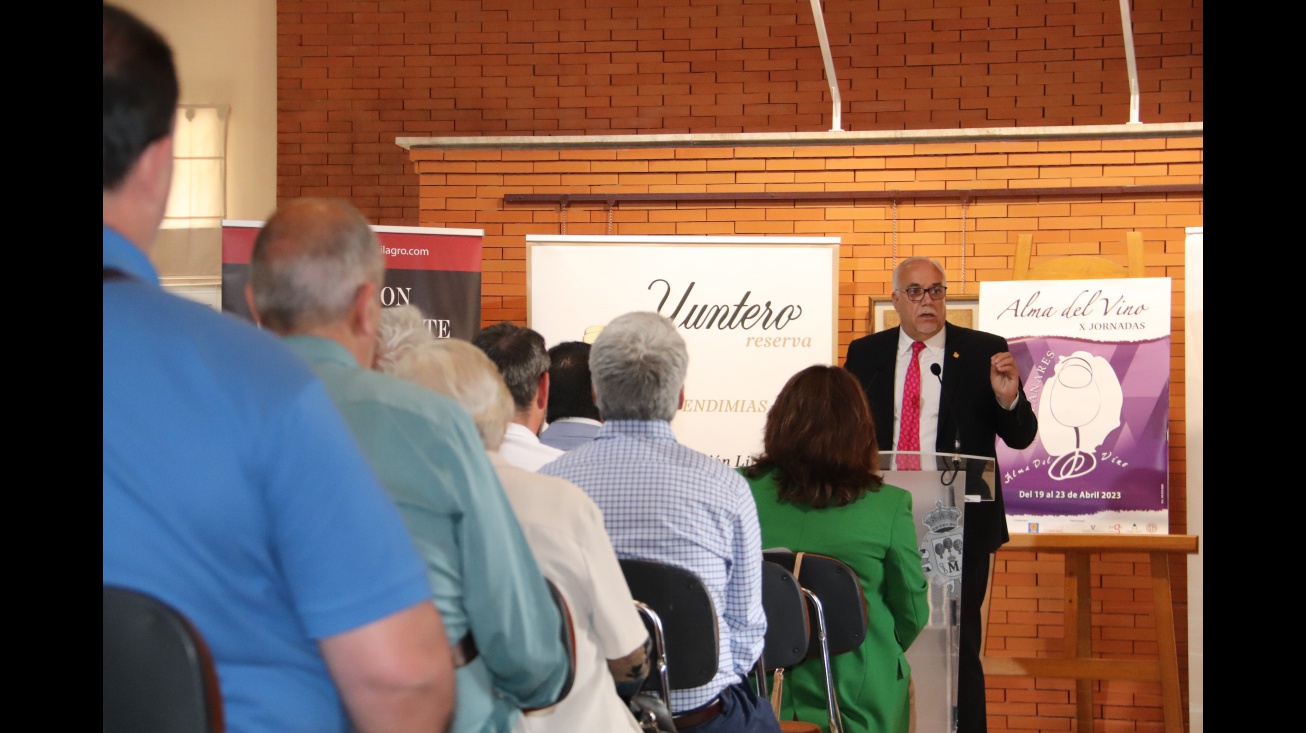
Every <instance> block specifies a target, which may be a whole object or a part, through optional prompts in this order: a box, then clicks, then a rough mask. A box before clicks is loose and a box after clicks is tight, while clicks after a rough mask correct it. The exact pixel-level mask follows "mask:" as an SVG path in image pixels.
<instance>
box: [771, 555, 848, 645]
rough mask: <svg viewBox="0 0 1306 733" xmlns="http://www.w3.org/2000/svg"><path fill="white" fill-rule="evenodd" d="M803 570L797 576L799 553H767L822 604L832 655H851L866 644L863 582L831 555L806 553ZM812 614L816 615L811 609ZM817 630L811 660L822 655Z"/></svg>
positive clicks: (809, 637) (810, 639)
mask: <svg viewBox="0 0 1306 733" xmlns="http://www.w3.org/2000/svg"><path fill="white" fill-rule="evenodd" d="M802 555H803V561H802V565H801V567H799V568H798V569H797V572H796V573H794V565H795V563H796V562H797V553H793V552H774V551H772V552H767V553H764V555H763V557H764V558H765V559H766V560H769V561H771V562H774V563H776V564H777V565H780V566H781V567H783V568H785V569H786V570H788V571H790V572H791V573H794V577H796V578H797V579H798V584H799V585H801V586H802V587H803V588H806V589H807V590H810V591H811V592H812V593H813V594H814V595H815V596H816V597H817V598H819V599H820V601H821V606H822V607H823V609H824V611H825V625H826V644H827V646H828V648H829V650H830V655H831V656H837V655H839V654H843V653H845V652H850V651H852V650H853V649H856V648H858V647H860V646H861V645H862V642H863V641H866V626H867V618H866V596H865V594H863V593H862V584H861V581H859V580H857V575H856V574H854V573H853V571H852V568H850V567H848V566H847V565H845V564H844V563H843V562H842V561H840V560H836V559H835V558H833V557H829V556H827V555H816V554H813V553H810V552H805V553H802ZM808 613H809V615H815V614H814V613H813V612H812V611H811V608H810V604H809V611H808ZM817 633H818V631H817V629H816V628H814V627H813V628H812V630H811V633H810V634H809V636H808V639H809V642H808V647H807V657H808V658H809V659H811V658H816V657H819V656H821V644H820V639H819V638H817Z"/></svg>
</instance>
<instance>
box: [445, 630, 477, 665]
mask: <svg viewBox="0 0 1306 733" xmlns="http://www.w3.org/2000/svg"><path fill="white" fill-rule="evenodd" d="M450 651H452V652H453V666H455V667H462V666H464V665H467V664H470V663H471V661H472V660H473V659H475V658H476V655H477V654H480V653H481V652H480V650H479V649H477V648H476V639H474V638H472V632H470V631H468V632H467V636H464V637H463V638H462V641H460V642H458V643H457V644H454V645H453V649H451V650H450Z"/></svg>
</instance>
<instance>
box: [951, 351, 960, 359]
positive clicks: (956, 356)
mask: <svg viewBox="0 0 1306 733" xmlns="http://www.w3.org/2000/svg"><path fill="white" fill-rule="evenodd" d="M952 358H954V359H960V358H961V354H958V353H957V352H955V351H954V352H952Z"/></svg>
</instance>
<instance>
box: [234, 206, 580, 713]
mask: <svg viewBox="0 0 1306 733" xmlns="http://www.w3.org/2000/svg"><path fill="white" fill-rule="evenodd" d="M384 277H385V261H384V258H383V255H382V250H381V247H380V243H379V242H378V240H377V238H376V234H375V233H374V232H373V231H372V229H371V228H370V227H369V226H368V224H367V220H366V219H364V218H363V216H362V214H360V213H359V212H358V210H357V209H355V208H354V207H353V206H351V205H350V204H349V203H347V202H345V201H338V200H323V199H299V200H294V201H291V202H289V203H287V204H285V205H283V206H282V207H280V208H279V209H278V210H277V211H276V212H275V213H274V214H273V215H272V217H271V218H269V219H268V221H267V223H266V224H264V226H263V228H262V229H261V230H260V231H259V233H258V236H257V237H256V238H255V240H254V251H253V256H252V261H251V265H250V283H249V285H248V289H247V296H248V299H249V301H250V312H251V313H252V314H254V317H255V319H256V320H257V321H258V322H259V323H261V324H263V325H264V326H265V327H267V328H269V329H271V330H272V331H274V332H276V333H279V334H281V335H282V336H284V337H285V340H284V341H285V343H286V344H288V345H289V346H290V348H291V350H292V351H294V352H295V353H296V354H298V355H299V356H300V357H301V358H302V359H304V361H306V362H308V365H309V367H310V368H311V369H313V370H314V371H315V372H316V373H317V375H318V376H319V377H320V378H321V379H322V381H323V382H325V383H326V387H327V391H328V393H330V395H331V397H332V399H333V400H335V403H336V406H337V407H338V408H339V409H340V412H341V414H343V415H344V418H345V422H346V423H347V424H348V425H349V426H350V428H351V429H352V430H353V433H354V437H355V438H356V439H357V441H358V443H359V445H361V446H362V449H363V453H364V454H365V455H366V456H367V457H368V459H369V460H370V461H371V464H372V467H373V469H374V470H375V471H376V472H377V474H378V475H379V476H380V478H381V482H382V484H383V485H384V486H385V487H386V489H387V490H389V492H390V495H391V497H392V498H393V499H394V501H395V503H396V504H397V505H398V506H399V513H400V515H401V516H402V517H403V519H404V521H405V523H406V524H407V526H408V531H409V532H410V533H411V535H412V536H413V539H414V540H415V541H416V543H417V546H418V548H419V549H420V550H421V552H422V554H423V555H424V557H425V558H426V567H427V575H428V578H429V581H430V583H431V586H432V588H433V589H434V590H435V604H436V606H437V607H438V608H439V609H440V612H441V614H442V616H443V617H444V623H445V628H446V629H447V631H448V634H449V638H450V639H451V640H452V641H453V642H455V643H454V645H453V646H454V658H455V662H456V663H457V664H458V672H457V678H456V682H457V702H456V707H455V710H454V721H453V730H454V731H458V732H459V733H463V732H467V733H471V732H472V731H477V732H480V731H504V730H507V729H509V728H510V727H511V726H512V724H513V721H514V719H515V718H517V717H518V716H519V715H520V714H521V713H520V709H521V708H529V707H542V706H545V705H550V704H552V703H554V702H556V701H557V696H558V693H559V691H560V690H561V688H562V684H563V682H564V681H565V679H566V672H567V669H568V665H569V664H570V660H569V659H568V658H567V654H566V650H565V649H564V648H563V646H562V641H561V638H560V637H559V635H558V628H559V626H558V624H559V616H558V613H557V611H556V610H555V607H554V604H553V599H552V596H551V595H550V593H549V590H548V587H547V585H545V583H544V578H543V577H542V576H541V575H540V570H539V565H538V564H537V563H536V562H535V557H534V556H533V555H532V554H531V551H530V547H529V546H528V545H527V544H526V538H525V536H524V535H523V534H522V531H521V526H520V525H519V524H518V523H517V519H516V517H515V516H514V515H513V512H512V507H511V506H510V505H509V503H508V500H507V497H505V496H504V493H503V488H502V486H501V485H500V484H499V479H498V478H497V477H496V476H495V474H494V469H493V468H492V467H491V466H490V463H489V460H488V459H487V458H486V456H485V451H484V449H483V448H482V446H481V442H480V439H479V438H478V437H477V434H476V427H475V426H474V425H473V424H472V421H471V418H470V417H468V416H467V413H466V412H464V411H463V410H462V408H461V407H459V406H458V405H457V404H455V403H454V402H452V401H451V400H449V399H448V398H446V397H443V396H442V395H439V394H436V393H434V392H432V391H431V390H428V389H423V388H421V387H418V386H417V385H415V384H412V383H410V382H406V381H404V380H402V379H396V378H394V377H391V376H389V375H387V374H382V373H380V372H377V371H374V370H372V369H369V368H364V367H363V366H362V365H365V364H372V363H373V353H374V351H375V349H376V347H377V329H378V321H379V320H380V317H381V310H382V309H381V306H380V302H379V299H378V291H379V290H380V288H381V285H382V283H383V281H384Z"/></svg>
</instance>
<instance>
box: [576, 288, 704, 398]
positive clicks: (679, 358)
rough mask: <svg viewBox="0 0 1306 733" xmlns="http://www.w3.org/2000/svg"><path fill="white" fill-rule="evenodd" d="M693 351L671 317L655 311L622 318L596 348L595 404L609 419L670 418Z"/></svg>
mask: <svg viewBox="0 0 1306 733" xmlns="http://www.w3.org/2000/svg"><path fill="white" fill-rule="evenodd" d="M688 371H689V350H688V348H686V346H685V339H684V338H682V337H681V335H680V334H679V333H677V332H676V326H675V324H674V323H672V322H671V319H669V318H667V317H666V316H661V315H658V314H657V313H653V312H650V311H638V312H635V313H627V314H625V315H622V316H618V317H616V318H614V319H613V320H612V322H611V323H609V324H608V325H607V326H605V327H604V328H603V332H602V333H600V334H599V337H598V338H597V339H595V341H594V346H593V348H591V349H590V374H591V375H592V377H593V380H594V395H595V402H596V403H597V404H598V406H599V413H600V414H602V415H603V419H604V420H666V421H668V422H669V421H670V420H671V419H672V418H673V417H675V416H676V410H678V409H680V389H681V388H682V387H684V386H685V374H686V373H687V372H688Z"/></svg>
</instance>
